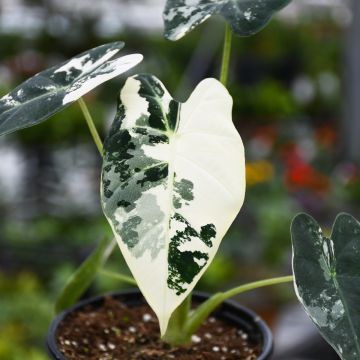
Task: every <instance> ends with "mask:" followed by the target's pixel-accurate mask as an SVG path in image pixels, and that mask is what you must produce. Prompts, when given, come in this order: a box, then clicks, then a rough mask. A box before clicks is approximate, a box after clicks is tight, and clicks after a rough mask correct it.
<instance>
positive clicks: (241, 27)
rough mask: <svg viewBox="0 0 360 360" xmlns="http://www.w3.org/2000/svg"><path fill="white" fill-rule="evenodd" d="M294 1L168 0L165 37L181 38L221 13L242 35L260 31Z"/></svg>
mask: <svg viewBox="0 0 360 360" xmlns="http://www.w3.org/2000/svg"><path fill="white" fill-rule="evenodd" d="M290 1H291V0H216V1H214V0H167V3H166V6H165V10H164V15H163V18H164V23H165V37H166V38H167V39H169V40H179V39H180V38H182V37H183V36H184V35H186V34H187V33H189V32H190V31H191V30H193V29H194V28H195V27H196V26H198V25H200V24H201V23H202V22H204V21H205V20H206V19H208V18H209V17H210V16H212V15H221V16H223V17H224V18H225V20H226V21H227V22H229V24H230V26H231V28H232V31H233V32H234V33H235V34H237V35H239V36H249V35H253V34H255V33H257V32H258V31H260V30H261V29H262V28H263V27H264V26H265V25H266V24H267V23H268V22H269V21H270V19H271V17H272V16H273V15H274V14H275V13H276V12H277V11H279V10H280V9H282V8H283V7H284V6H285V5H287V4H288V3H289V2H290Z"/></svg>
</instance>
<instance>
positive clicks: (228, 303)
mask: <svg viewBox="0 0 360 360" xmlns="http://www.w3.org/2000/svg"><path fill="white" fill-rule="evenodd" d="M136 295H140V296H141V297H142V294H141V292H140V290H139V289H137V288H130V289H124V290H121V291H114V292H107V293H105V294H102V295H97V296H93V297H90V298H88V299H84V300H81V301H79V302H77V303H76V304H75V305H73V306H71V307H69V308H67V309H66V310H64V311H62V312H61V313H59V314H58V315H57V316H56V317H55V319H54V320H53V321H52V322H51V324H50V326H49V330H48V334H47V338H46V347H47V350H48V353H49V354H50V356H52V357H53V359H55V360H68V359H66V358H65V357H64V355H63V354H62V353H61V352H60V351H59V349H58V345H57V341H56V331H57V328H58V326H59V324H60V323H61V322H62V321H63V320H64V318H65V317H66V316H67V315H68V314H69V313H71V312H74V311H78V310H80V309H81V308H83V307H85V306H87V305H89V304H91V303H95V304H96V303H98V302H101V301H102V299H103V298H104V297H106V296H112V297H114V298H121V297H122V296H136ZM192 295H193V297H194V299H197V300H200V302H203V301H205V300H206V299H208V298H209V297H211V296H212V295H211V294H209V293H206V292H199V291H193V292H192ZM226 309H228V310H227V311H226ZM231 309H234V310H236V311H237V312H238V313H241V315H242V316H243V317H244V320H245V321H246V322H247V323H251V322H252V323H253V324H254V325H255V326H254V328H255V329H256V330H257V331H258V332H259V334H260V335H261V338H262V352H261V354H260V356H259V357H258V358H257V360H266V359H270V356H271V354H272V353H273V348H274V343H273V336H272V332H271V330H270V328H269V327H268V326H267V324H266V323H265V322H264V320H263V319H262V318H261V317H260V316H259V315H257V314H256V313H255V312H254V311H252V310H250V309H248V308H247V307H245V306H243V305H240V304H239V303H238V302H236V301H235V300H225V301H224V302H223V303H222V304H221V305H220V306H219V308H218V309H217V310H215V311H214V315H215V316H218V317H221V313H222V312H224V311H226V312H227V313H229V310H231ZM225 321H228V322H235V321H231V319H230V320H229V319H225Z"/></svg>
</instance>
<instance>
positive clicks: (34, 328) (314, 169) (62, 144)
mask: <svg viewBox="0 0 360 360" xmlns="http://www.w3.org/2000/svg"><path fill="white" fill-rule="evenodd" d="M164 4H165V1H164V0H158V1H157V0H148V1H140V0H138V1H133V0H101V1H100V0H99V1H89V0H82V1H80V0H77V1H76V2H74V1H70V0H61V1H60V0H52V1H50V0H26V1H25V0H0V96H3V95H5V94H6V93H7V92H8V91H10V89H12V88H13V87H14V86H16V84H18V83H20V82H21V81H23V80H25V79H26V78H28V77H29V76H32V75H34V74H35V73H37V72H39V71H41V70H42V69H45V68H47V67H49V66H51V65H53V64H56V63H58V62H61V61H63V60H65V59H66V58H69V57H71V56H73V55H75V54H77V53H79V52H81V51H84V50H86V49H89V48H91V47H95V46H97V45H99V44H102V43H105V42H110V41H116V40H123V41H124V42H125V43H126V47H125V52H128V53H131V52H140V53H142V54H143V55H144V57H145V61H144V62H143V63H142V64H141V65H140V66H139V67H137V68H136V70H135V71H136V72H137V73H138V72H149V73H153V74H155V75H156V76H158V77H159V78H160V79H162V80H163V81H164V83H165V84H166V86H167V88H168V89H169V90H170V91H171V92H172V93H173V94H176V95H177V98H178V99H179V100H181V101H184V100H186V99H187V97H188V96H189V94H190V92H191V89H192V88H193V87H194V86H195V85H196V84H197V83H198V82H199V81H200V80H201V79H202V78H204V77H217V76H218V72H219V67H220V56H221V47H222V37H223V27H224V23H223V21H222V20H221V19H220V18H215V19H212V20H210V21H208V22H206V23H204V24H203V25H201V27H199V29H197V30H196V31H193V32H192V33H191V34H190V35H189V36H188V37H186V38H184V39H182V40H180V41H179V42H174V43H173V42H169V41H167V40H165V39H164V38H163V36H162V28H163V23H162V18H161V14H162V10H163V7H164ZM359 33H360V3H359V2H358V1H357V0H353V1H344V0H294V1H293V3H292V4H291V5H289V6H288V7H287V8H285V9H284V10H283V11H281V13H280V14H279V15H278V16H277V17H276V18H275V19H274V20H273V21H272V22H271V23H270V25H269V26H268V27H266V28H265V29H264V30H263V31H261V32H260V33H259V34H257V35H255V36H253V37H249V38H235V39H234V48H233V54H232V61H231V69H230V78H229V89H230V92H231V94H232V96H233V98H234V114H237V115H236V117H234V123H235V125H236V127H237V129H238V130H239V133H240V134H241V136H242V139H243V141H244V143H245V148H246V149H247V168H246V170H247V193H246V200H245V204H244V207H243V209H242V210H241V212H240V214H239V216H238V217H237V219H236V221H235V222H234V224H233V226H232V227H231V229H230V230H229V232H228V234H227V235H226V237H225V239H224V240H223V242H222V245H221V248H220V251H219V253H218V255H217V257H216V258H215V260H214V262H213V264H212V265H211V267H210V268H209V270H208V271H207V273H206V275H205V276H204V277H203V279H202V280H201V282H200V284H199V285H198V287H197V289H199V290H204V291H208V292H214V291H216V290H220V289H226V288H229V287H231V286H234V285H236V284H240V283H245V282H247V281H253V280H256V279H261V278H268V277H271V276H279V275H282V274H288V273H291V242H290V232H289V227H290V222H291V219H292V217H293V216H294V215H295V214H296V213H298V212H301V211H306V212H308V213H309V214H311V215H313V216H314V217H315V218H317V219H318V220H319V221H320V223H321V224H322V226H323V227H325V228H327V229H329V231H330V226H331V224H332V222H333V220H334V217H335V216H336V214H337V213H338V212H341V211H345V212H349V213H351V214H353V215H354V216H355V217H357V218H360V141H359V140H358V134H359V133H360V122H359V118H360V101H358V99H357V96H359V95H358V94H360V66H359V64H360V43H359V40H358V34H359ZM179 49H180V50H179ZM123 81H124V77H120V78H117V79H115V80H112V81H110V82H108V83H106V84H105V85H103V86H101V87H99V88H98V89H96V90H95V91H93V92H91V93H90V94H89V95H87V97H86V99H87V102H88V104H89V108H90V111H91V112H92V114H93V116H94V118H95V119H96V122H97V126H98V128H99V129H100V130H101V135H102V136H103V135H104V134H105V132H106V130H107V129H108V127H109V125H110V123H111V121H112V119H113V117H114V114H115V108H116V100H117V99H116V94H117V92H118V91H119V89H120V88H121V86H122V84H123ZM114 94H115V95H114ZM0 159H1V160H0V214H1V217H0V359H4V360H22V359H28V360H43V359H47V355H46V352H45V347H44V338H45V334H46V331H47V327H48V325H49V323H50V321H51V319H52V316H53V309H52V307H53V303H54V299H55V298H56V296H57V295H58V294H59V291H60V290H61V288H62V287H63V285H64V283H65V281H66V279H67V278H68V276H69V275H70V274H71V273H72V272H73V271H74V269H76V267H77V266H78V265H79V264H80V263H81V261H82V260H84V259H85V258H86V256H87V255H88V254H89V253H90V252H91V250H92V249H93V248H94V247H95V245H96V243H97V242H98V241H99V239H100V238H101V237H102V235H103V234H104V233H108V234H110V231H111V230H110V228H109V226H108V224H107V222H106V220H105V218H104V216H103V215H102V211H101V206H100V200H99V176H100V166H101V159H100V157H99V155H98V153H97V150H96V148H95V146H94V145H93V144H92V142H91V138H90V136H89V134H88V129H87V127H86V123H85V122H84V120H83V118H82V115H81V112H80V109H79V107H78V106H77V105H76V104H74V105H72V106H70V107H69V108H67V109H66V110H65V111H63V112H61V113H60V114H57V115H55V116H54V117H53V118H52V119H51V120H50V121H48V122H46V123H44V124H42V125H41V126H38V127H35V128H31V129H27V130H23V131H20V132H18V133H16V134H12V135H7V136H5V137H2V138H0ZM110 267H111V268H113V269H114V270H115V269H123V270H124V272H128V270H127V269H126V265H125V263H124V260H123V259H122V257H121V255H120V252H118V253H117V254H116V256H114V257H113V258H112V260H111V264H110ZM122 287H126V285H124V284H123V283H120V282H116V281H114V280H109V279H108V278H104V277H103V276H101V275H99V276H98V277H97V279H96V281H95V283H94V284H93V285H92V287H91V289H90V290H89V291H88V293H87V294H86V295H87V296H88V295H93V294H97V293H100V292H104V291H113V290H117V289H120V288H122ZM239 300H241V302H242V303H244V304H246V305H248V306H249V307H251V308H253V309H255V310H256V311H257V312H259V313H260V314H261V315H262V316H263V317H264V318H265V319H266V320H267V321H268V322H269V324H270V325H271V326H272V328H273V330H274V336H275V341H276V351H275V356H274V360H282V359H283V360H285V359H286V360H295V359H296V360H318V359H319V360H320V359H337V357H336V355H334V353H333V352H332V350H331V349H330V348H329V347H328V346H327V345H326V344H325V343H324V342H323V341H322V340H321V338H320V336H319V335H317V332H316V329H315V327H314V326H313V325H312V323H311V322H310V320H308V319H307V317H306V315H305V314H304V313H303V311H302V310H301V307H300V305H298V303H297V301H296V297H295V295H294V291H293V288H292V287H291V286H288V285H282V286H278V287H274V288H268V289H266V290H265V289H264V290H257V291H256V292H251V293H248V294H246V295H243V296H241V297H239ZM294 354H295V355H294Z"/></svg>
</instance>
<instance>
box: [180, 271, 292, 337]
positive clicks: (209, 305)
mask: <svg viewBox="0 0 360 360" xmlns="http://www.w3.org/2000/svg"><path fill="white" fill-rule="evenodd" d="M293 279H294V277H293V276H292V275H290V276H283V277H278V278H273V279H267V280H260V281H255V282H252V283H249V284H245V285H241V286H238V287H236V288H234V289H231V290H229V291H226V292H221V293H217V294H215V295H214V296H212V297H211V298H210V299H209V300H207V301H205V302H204V303H202V304H201V305H200V306H199V307H198V308H197V309H196V310H195V311H194V312H193V313H192V314H191V315H190V317H189V319H188V321H187V325H186V329H185V333H186V334H188V335H190V336H191V334H194V333H195V332H196V331H197V330H198V328H199V327H200V326H201V324H202V323H203V322H204V321H205V320H206V318H207V317H208V316H209V315H210V314H211V313H212V312H213V311H214V310H215V309H216V308H217V307H218V306H219V305H220V304H221V303H222V302H223V301H225V300H227V299H229V298H231V297H233V296H235V295H238V294H241V293H244V292H246V291H250V290H254V289H258V288H261V287H264V286H271V285H277V284H283V283H287V282H291V281H293Z"/></svg>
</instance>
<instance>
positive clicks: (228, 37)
mask: <svg viewBox="0 0 360 360" xmlns="http://www.w3.org/2000/svg"><path fill="white" fill-rule="evenodd" d="M231 41H232V30H231V27H230V25H229V24H228V23H226V28H225V37H224V48H223V55H222V64H221V73H220V82H221V83H222V84H223V85H224V86H226V84H227V79H228V74H229V63H230V54H231Z"/></svg>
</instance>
